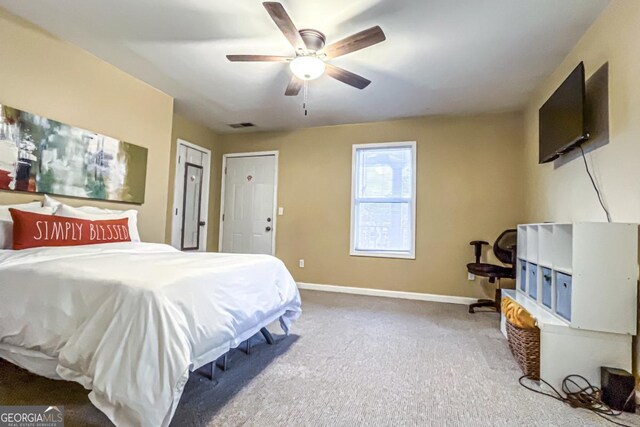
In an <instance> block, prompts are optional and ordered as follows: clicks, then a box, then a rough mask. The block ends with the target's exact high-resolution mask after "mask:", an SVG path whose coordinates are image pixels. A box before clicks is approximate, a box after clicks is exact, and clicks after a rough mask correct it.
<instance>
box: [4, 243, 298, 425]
mask: <svg viewBox="0 0 640 427" xmlns="http://www.w3.org/2000/svg"><path fill="white" fill-rule="evenodd" d="M299 314H300V295H299V293H298V290H297V287H296V284H295V282H294V280H293V278H292V277H291V275H290V274H289V272H288V271H287V269H286V267H285V266H284V264H283V263H282V262H281V261H279V260H278V259H277V258H274V257H271V256H267V255H232V254H213V253H182V252H179V251H177V250H175V249H173V248H172V247H170V246H167V245H160V244H152V243H109V244H103V245H91V246H76V247H63V248H36V249H27V250H22V251H0V349H3V350H4V351H5V352H6V351H10V352H12V353H14V354H16V357H15V358H13V360H14V361H15V360H20V358H19V357H18V356H22V355H21V354H20V353H21V352H23V353H24V356H25V357H28V356H33V355H34V354H35V355H42V356H43V357H48V358H51V359H55V360H56V361H57V365H56V372H57V374H58V375H59V377H61V378H63V379H67V380H72V381H77V382H79V383H80V384H82V385H83V386H84V387H86V388H87V389H91V390H92V391H91V393H90V394H89V398H90V399H91V401H92V402H93V404H94V405H95V406H96V407H98V408H99V409H100V410H101V411H103V412H104V413H105V414H107V416H108V417H109V418H110V419H111V420H112V421H113V422H114V423H115V424H116V425H118V426H153V427H156V426H166V425H168V424H169V422H170V421H171V418H172V416H173V413H174V411H175V409H176V406H177V404H178V401H179V399H180V396H181V394H182V390H183V388H184V385H185V383H186V381H187V379H188V375H189V370H194V369H197V368H198V367H200V366H202V365H204V364H205V363H207V362H210V361H212V360H214V359H216V358H217V357H219V356H221V355H222V354H224V353H225V352H226V351H228V350H229V348H233V347H236V346H237V345H239V344H240V343H241V342H242V341H244V340H246V339H247V338H249V337H250V336H251V335H253V334H255V333H257V332H258V331H259V329H260V327H262V326H265V325H266V324H268V323H270V322H272V321H274V320H276V319H278V318H279V319H280V324H281V326H282V327H283V329H284V330H285V332H287V331H288V327H289V324H290V322H291V321H292V320H295V319H296V318H297V317H298V316H299ZM5 354H6V353H5Z"/></svg>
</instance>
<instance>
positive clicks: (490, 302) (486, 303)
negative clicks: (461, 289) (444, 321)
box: [469, 288, 502, 314]
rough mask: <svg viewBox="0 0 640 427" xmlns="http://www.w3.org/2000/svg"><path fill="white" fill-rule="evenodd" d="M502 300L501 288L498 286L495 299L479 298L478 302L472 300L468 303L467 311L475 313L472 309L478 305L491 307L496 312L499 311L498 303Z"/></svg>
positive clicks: (478, 306)
mask: <svg viewBox="0 0 640 427" xmlns="http://www.w3.org/2000/svg"><path fill="white" fill-rule="evenodd" d="M501 301H502V290H501V289H500V288H498V289H496V299H494V300H491V299H479V300H478V302H474V303H473V304H470V305H469V313H471V314H473V313H475V311H474V309H476V308H480V307H491V308H493V309H494V310H495V311H496V312H498V313H500V303H501Z"/></svg>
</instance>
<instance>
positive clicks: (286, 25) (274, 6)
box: [262, 1, 307, 53]
mask: <svg viewBox="0 0 640 427" xmlns="http://www.w3.org/2000/svg"><path fill="white" fill-rule="evenodd" d="M262 5H263V6H264V7H265V9H267V12H268V13H269V15H270V16H271V19H273V22H275V23H276V25H277V26H278V28H280V31H282V34H284V36H285V37H286V38H287V40H289V43H291V45H292V46H293V48H294V49H295V50H296V53H307V46H306V45H305V44H304V40H302V37H301V36H300V33H299V32H298V29H297V28H296V26H295V25H294V24H293V21H292V20H291V18H290V17H289V15H288V14H287V11H286V10H284V7H283V6H282V5H281V4H280V3H278V2H275V1H267V2H264V3H262Z"/></svg>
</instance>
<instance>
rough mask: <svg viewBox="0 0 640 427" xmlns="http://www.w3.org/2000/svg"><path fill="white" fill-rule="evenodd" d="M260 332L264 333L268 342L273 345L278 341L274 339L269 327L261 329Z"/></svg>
mask: <svg viewBox="0 0 640 427" xmlns="http://www.w3.org/2000/svg"><path fill="white" fill-rule="evenodd" d="M260 332H261V333H262V336H263V337H264V339H265V340H266V341H267V344H269V345H273V344H274V343H275V342H276V340H274V339H273V335H271V332H269V330H268V329H267V328H262V329H260Z"/></svg>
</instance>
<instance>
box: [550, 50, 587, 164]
mask: <svg viewBox="0 0 640 427" xmlns="http://www.w3.org/2000/svg"><path fill="white" fill-rule="evenodd" d="M539 117H540V122H539V126H540V147H539V163H546V162H550V161H553V160H555V159H556V158H558V157H559V156H560V155H561V154H564V153H566V152H567V151H569V150H571V149H572V148H574V147H576V146H577V145H578V144H580V143H582V142H584V141H586V140H587V139H588V138H589V134H588V132H587V129H586V125H585V77H584V64H583V63H582V62H581V63H580V64H579V65H578V66H577V67H576V69H575V70H573V71H572V72H571V74H569V77H567V78H566V80H565V81H564V82H563V83H562V84H561V85H560V87H559V88H558V89H556V91H555V92H554V93H553V95H551V98H549V99H548V100H547V102H545V103H544V105H543V106H542V107H541V108H540V111H539Z"/></svg>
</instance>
